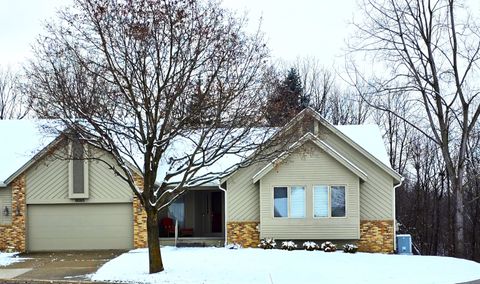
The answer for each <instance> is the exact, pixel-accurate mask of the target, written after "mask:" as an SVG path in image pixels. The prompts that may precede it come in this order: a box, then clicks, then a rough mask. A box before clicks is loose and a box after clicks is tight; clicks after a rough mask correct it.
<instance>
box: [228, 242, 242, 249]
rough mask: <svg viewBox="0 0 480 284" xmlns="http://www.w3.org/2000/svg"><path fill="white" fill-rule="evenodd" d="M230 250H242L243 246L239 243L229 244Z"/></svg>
mask: <svg viewBox="0 0 480 284" xmlns="http://www.w3.org/2000/svg"><path fill="white" fill-rule="evenodd" d="M227 248H228V249H241V248H242V245H241V244H239V243H232V244H227Z"/></svg>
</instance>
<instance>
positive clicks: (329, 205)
mask: <svg viewBox="0 0 480 284" xmlns="http://www.w3.org/2000/svg"><path fill="white" fill-rule="evenodd" d="M316 186H326V187H327V188H328V206H327V209H328V216H326V217H317V216H315V187H316ZM332 186H343V188H345V216H342V217H333V216H332ZM347 193H348V187H347V185H346V184H328V185H327V184H315V185H313V187H312V197H313V198H312V209H313V210H312V216H313V219H346V218H348V206H347V204H348V202H347V200H348V194H347Z"/></svg>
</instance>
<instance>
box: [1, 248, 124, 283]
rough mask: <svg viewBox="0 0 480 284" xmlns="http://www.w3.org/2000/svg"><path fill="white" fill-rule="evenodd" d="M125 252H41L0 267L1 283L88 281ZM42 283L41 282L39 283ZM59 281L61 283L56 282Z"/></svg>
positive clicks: (25, 255)
mask: <svg viewBox="0 0 480 284" xmlns="http://www.w3.org/2000/svg"><path fill="white" fill-rule="evenodd" d="M123 252H125V251H117V250H115V251H112V250H108V251H81V252H80V251H79V252H41V253H24V254H22V255H20V257H21V258H23V259H24V261H23V262H17V263H13V264H11V265H9V266H6V267H0V279H1V280H0V282H1V283H5V282H6V281H5V280H7V279H9V281H8V282H9V283H35V281H34V280H38V281H37V282H38V283H42V282H43V281H45V280H50V281H51V280H57V281H54V282H53V283H55V282H58V283H62V282H63V281H65V283H71V282H84V281H88V279H87V275H88V274H91V273H94V272H95V271H97V269H98V268H99V267H100V266H102V265H103V264H104V263H106V262H107V261H109V260H111V259H112V258H115V257H117V256H118V255H120V254H122V253H123ZM42 280H43V281H42ZM59 280H60V281H59Z"/></svg>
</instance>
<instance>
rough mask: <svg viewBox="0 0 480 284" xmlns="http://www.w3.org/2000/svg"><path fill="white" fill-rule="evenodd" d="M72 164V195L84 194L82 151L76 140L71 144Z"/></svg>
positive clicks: (81, 146)
mask: <svg viewBox="0 0 480 284" xmlns="http://www.w3.org/2000/svg"><path fill="white" fill-rule="evenodd" d="M72 156H73V157H72V158H73V160H72V163H73V171H72V172H73V193H85V187H84V174H85V173H84V168H83V163H84V160H83V158H84V149H83V145H82V144H81V143H80V141H78V140H74V141H73V143H72Z"/></svg>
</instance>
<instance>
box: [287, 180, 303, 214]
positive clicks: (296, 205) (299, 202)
mask: <svg viewBox="0 0 480 284" xmlns="http://www.w3.org/2000/svg"><path fill="white" fill-rule="evenodd" d="M290 217H292V218H305V188H304V187H303V186H292V189H291V191H290Z"/></svg>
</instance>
